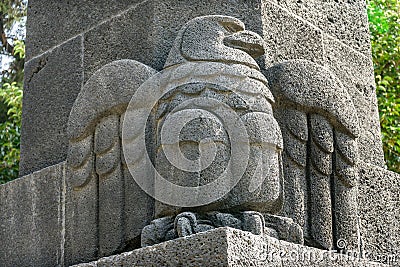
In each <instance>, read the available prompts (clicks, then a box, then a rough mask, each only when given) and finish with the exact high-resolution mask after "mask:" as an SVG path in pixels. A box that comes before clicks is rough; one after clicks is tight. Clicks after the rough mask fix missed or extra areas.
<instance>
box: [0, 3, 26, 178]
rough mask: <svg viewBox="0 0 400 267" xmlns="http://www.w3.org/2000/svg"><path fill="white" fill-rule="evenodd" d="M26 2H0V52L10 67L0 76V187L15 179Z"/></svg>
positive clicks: (17, 157)
mask: <svg viewBox="0 0 400 267" xmlns="http://www.w3.org/2000/svg"><path fill="white" fill-rule="evenodd" d="M25 16H26V0H3V1H2V2H1V3H0V26H1V27H0V30H1V37H2V38H1V43H0V45H1V47H0V52H1V54H2V56H3V59H6V58H9V60H10V61H11V62H10V65H9V67H8V68H7V69H5V70H2V72H1V77H0V184H1V183H5V182H8V181H10V180H12V179H15V178H17V177H18V169H19V168H18V167H19V166H18V165H19V155H20V152H19V151H20V150H19V146H20V129H21V114H22V87H23V86H22V79H23V66H24V58H25V42H24V40H23V39H24V37H23V34H21V32H20V31H21V29H22V32H23V28H24V27H25V25H24V23H23V21H24V18H25Z"/></svg>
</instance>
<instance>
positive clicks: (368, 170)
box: [359, 164, 400, 266]
mask: <svg viewBox="0 0 400 267" xmlns="http://www.w3.org/2000/svg"><path fill="white" fill-rule="evenodd" d="M399 188H400V174H397V173H394V172H391V171H388V170H385V169H383V168H379V167H375V166H373V165H367V164H366V165H364V166H363V168H362V169H361V177H360V189H359V190H360V195H359V203H360V204H359V207H360V215H361V231H362V238H363V242H364V250H365V252H366V254H367V257H368V258H369V259H371V260H379V259H381V260H386V261H387V262H388V263H389V262H390V263H391V264H392V265H393V266H400V191H399Z"/></svg>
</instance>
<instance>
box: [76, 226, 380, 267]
mask: <svg viewBox="0 0 400 267" xmlns="http://www.w3.org/2000/svg"><path fill="white" fill-rule="evenodd" d="M95 266H96V267H100V266H255V267H258V266H260V267H261V266H265V267H266V266H268V267H271V266H273V267H275V266H276V267H292V266H293V267H294V266H303V267H311V266H312V267H317V266H321V267H339V266H359V267H362V266H364V267H372V266H376V267H379V266H382V267H383V266H386V265H383V264H379V263H374V262H368V261H366V260H362V259H360V258H353V257H350V256H347V255H343V254H337V253H333V252H329V251H326V250H319V249H316V248H310V247H305V246H302V245H296V244H293V243H288V242H285V241H279V240H277V239H275V238H272V237H264V238H263V237H261V236H257V235H253V234H251V233H248V232H243V231H241V230H236V229H233V228H226V227H223V228H217V229H215V230H210V231H207V232H203V233H199V234H195V235H191V236H188V237H184V238H179V239H175V240H172V241H167V242H164V243H161V244H157V245H154V246H150V247H145V248H141V249H137V250H133V251H131V252H126V253H123V254H119V255H115V256H111V257H107V258H102V259H100V260H98V261H95V262H90V263H83V264H79V265H75V266H74V267H95Z"/></svg>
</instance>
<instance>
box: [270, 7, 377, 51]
mask: <svg viewBox="0 0 400 267" xmlns="http://www.w3.org/2000/svg"><path fill="white" fill-rule="evenodd" d="M271 1H273V2H275V3H277V4H279V5H280V6H282V7H284V8H286V9H287V10H288V11H290V12H291V13H293V14H296V15H298V16H300V17H301V18H303V19H304V20H306V21H308V22H310V23H311V24H313V25H315V26H316V27H318V28H320V29H321V30H322V31H323V32H324V33H327V34H329V35H331V36H333V37H334V38H336V39H338V40H340V41H341V42H343V43H344V44H346V45H348V46H350V47H352V48H354V49H355V50H357V51H359V52H361V53H363V54H365V55H367V56H370V53H371V52H370V51H371V48H370V41H369V38H370V34H369V28H368V27H369V25H368V17H367V7H366V1H364V0H351V1H347V0H300V1H298V0H271Z"/></svg>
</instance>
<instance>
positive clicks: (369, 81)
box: [323, 35, 384, 167]
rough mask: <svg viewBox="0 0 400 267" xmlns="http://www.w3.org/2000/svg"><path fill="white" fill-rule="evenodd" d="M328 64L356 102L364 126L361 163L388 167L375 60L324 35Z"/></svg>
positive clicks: (360, 141) (362, 128)
mask: <svg viewBox="0 0 400 267" xmlns="http://www.w3.org/2000/svg"><path fill="white" fill-rule="evenodd" d="M323 46H324V61H325V62H324V65H325V66H326V67H327V68H329V69H330V70H331V71H332V72H333V73H334V74H335V75H336V76H337V77H339V78H340V80H341V82H342V83H343V85H344V87H345V88H346V89H347V91H348V93H349V94H350V96H351V97H352V99H353V103H354V106H355V108H356V110H357V116H358V119H359V125H360V127H361V131H360V138H359V139H358V146H359V154H360V160H361V161H362V162H364V163H368V164H373V165H377V166H380V167H383V166H384V159H383V150H382V141H381V134H380V125H379V114H378V105H377V99H376V93H375V80H374V69H373V65H372V59H371V58H370V57H368V56H365V55H363V54H361V53H359V52H356V51H354V50H353V49H351V48H350V47H348V46H346V45H344V44H343V43H341V42H339V41H337V40H335V39H333V38H332V37H330V36H328V35H324V41H323Z"/></svg>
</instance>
